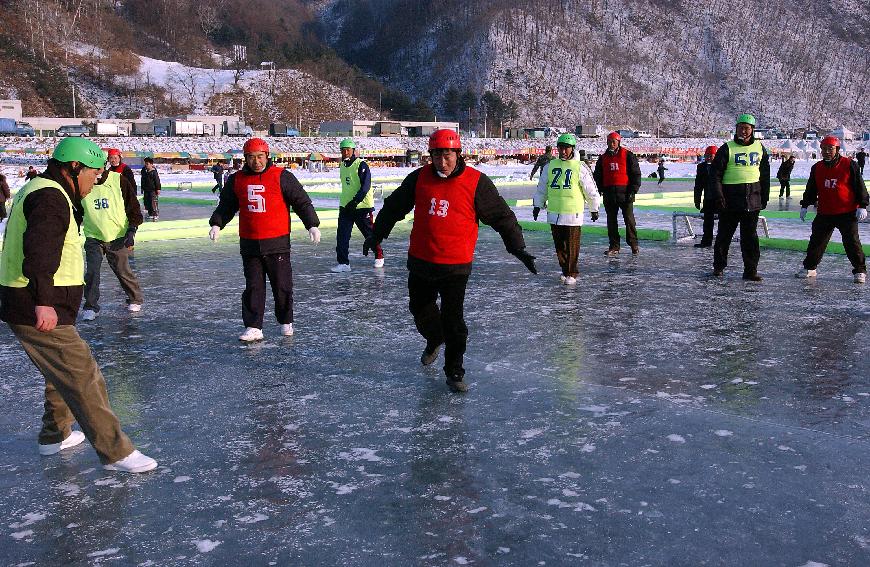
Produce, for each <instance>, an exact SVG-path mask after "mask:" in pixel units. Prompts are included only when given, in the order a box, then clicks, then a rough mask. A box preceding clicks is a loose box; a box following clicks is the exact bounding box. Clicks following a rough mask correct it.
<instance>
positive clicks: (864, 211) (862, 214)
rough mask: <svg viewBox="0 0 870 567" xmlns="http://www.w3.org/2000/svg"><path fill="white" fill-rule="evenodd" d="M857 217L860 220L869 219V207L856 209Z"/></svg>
mask: <svg viewBox="0 0 870 567" xmlns="http://www.w3.org/2000/svg"><path fill="white" fill-rule="evenodd" d="M855 218H856V219H858V222H861V221H865V220H867V209H856V210H855Z"/></svg>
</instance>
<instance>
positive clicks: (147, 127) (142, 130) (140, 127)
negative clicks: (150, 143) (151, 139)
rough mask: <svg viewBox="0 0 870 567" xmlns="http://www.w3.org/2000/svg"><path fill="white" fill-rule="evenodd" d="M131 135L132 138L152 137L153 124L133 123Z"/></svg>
mask: <svg viewBox="0 0 870 567" xmlns="http://www.w3.org/2000/svg"><path fill="white" fill-rule="evenodd" d="M133 135H134V136H153V135H154V123H153V122H133Z"/></svg>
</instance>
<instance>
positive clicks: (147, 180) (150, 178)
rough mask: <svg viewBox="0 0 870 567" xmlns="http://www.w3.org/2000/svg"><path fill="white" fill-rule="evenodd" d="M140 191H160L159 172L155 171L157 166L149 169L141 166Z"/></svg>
mask: <svg viewBox="0 0 870 567" xmlns="http://www.w3.org/2000/svg"><path fill="white" fill-rule="evenodd" d="M142 192H143V193H149V192H150V193H154V192H160V174H158V173H157V168H154V169H152V170H151V171H148V170H147V169H145V168H144V167H143V168H142Z"/></svg>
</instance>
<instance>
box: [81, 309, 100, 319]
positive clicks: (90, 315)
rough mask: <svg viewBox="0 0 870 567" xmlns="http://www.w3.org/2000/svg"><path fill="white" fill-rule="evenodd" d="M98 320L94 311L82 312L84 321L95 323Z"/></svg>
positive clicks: (86, 310)
mask: <svg viewBox="0 0 870 567" xmlns="http://www.w3.org/2000/svg"><path fill="white" fill-rule="evenodd" d="M96 318H97V312H96V311H94V310H93V309H85V310H84V311H82V321H93V320H94V319H96Z"/></svg>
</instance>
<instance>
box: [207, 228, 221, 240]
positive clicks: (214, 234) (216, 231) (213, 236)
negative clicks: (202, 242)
mask: <svg viewBox="0 0 870 567" xmlns="http://www.w3.org/2000/svg"><path fill="white" fill-rule="evenodd" d="M220 235H221V229H220V227H218V226H213V227H211V229H210V230H209V231H208V237H209V239H210V240H212V241H213V242H217V239H218V237H219V236H220Z"/></svg>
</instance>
